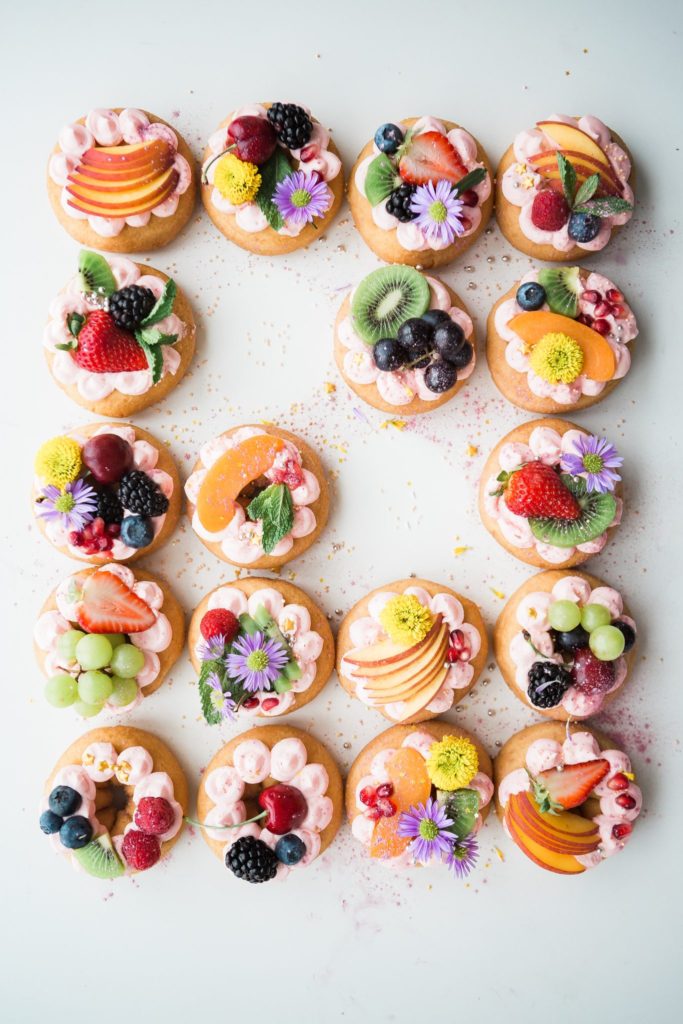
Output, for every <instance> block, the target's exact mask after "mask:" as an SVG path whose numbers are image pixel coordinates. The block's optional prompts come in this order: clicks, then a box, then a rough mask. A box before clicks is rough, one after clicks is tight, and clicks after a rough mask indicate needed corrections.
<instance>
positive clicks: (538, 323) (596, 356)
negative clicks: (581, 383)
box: [508, 309, 617, 381]
mask: <svg viewBox="0 0 683 1024" xmlns="http://www.w3.org/2000/svg"><path fill="white" fill-rule="evenodd" d="M508 327H509V328H510V329H511V330H513V331H514V332H515V334H518V335H519V336H520V338H521V339H522V340H523V341H524V342H526V344H527V345H528V346H529V347H530V348H533V346H534V345H535V344H536V342H538V341H540V340H541V338H544V337H545V335H546V334H552V333H555V332H556V333H558V334H566V335H568V336H569V337H570V338H573V339H574V341H576V342H577V343H578V344H579V345H580V346H581V349H582V351H583V369H582V371H581V372H582V373H584V374H585V375H586V376H587V377H590V379H591V380H598V381H608V380H612V378H613V376H614V371H615V370H616V367H617V360H616V357H615V355H614V352H613V351H612V349H611V348H610V346H609V344H608V343H607V342H606V341H605V339H604V338H603V336H602V335H601V334H598V332H597V331H594V330H593V328H592V327H588V326H587V325H586V324H582V323H579V321H578V320H572V318H571V317H568V316H562V314H561V313H548V312H546V311H545V310H542V309H538V310H535V311H534V312H533V313H518V314H517V316H513V318H512V320H510V322H509V323H508Z"/></svg>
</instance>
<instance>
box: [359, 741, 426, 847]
mask: <svg viewBox="0 0 683 1024" xmlns="http://www.w3.org/2000/svg"><path fill="white" fill-rule="evenodd" d="M386 767H387V775H388V776H389V779H390V780H391V783H392V785H393V787H394V792H393V795H392V797H391V799H392V800H393V802H394V803H395V804H396V814H394V815H392V816H391V817H390V818H380V819H379V821H377V822H376V823H375V827H374V829H373V832H372V839H371V841H370V856H371V857H380V858H385V857H399V856H400V855H401V854H402V853H403V851H404V850H405V849H406V848H407V847H408V846H409V844H410V843H411V842H412V839H410V837H404V836H399V834H398V822H399V818H400V816H401V811H407V810H409V808H410V807H414V806H415V805H416V804H423V803H425V802H426V801H427V800H428V799H429V796H430V794H431V791H432V784H431V781H430V779H429V776H428V775H427V769H426V767H425V760H424V758H423V756H422V754H420V753H418V751H417V750H415V749H413V747H401V748H400V749H399V750H397V751H396V753H395V754H393V755H392V756H391V757H390V758H389V759H388V761H387V766H386Z"/></svg>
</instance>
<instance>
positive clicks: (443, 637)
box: [363, 625, 448, 694]
mask: <svg viewBox="0 0 683 1024" xmlns="http://www.w3.org/2000/svg"><path fill="white" fill-rule="evenodd" d="M447 649H448V626H446V625H443V626H442V627H441V630H440V632H439V636H438V637H437V638H435V641H434V643H433V644H430V645H429V647H426V648H425V649H424V651H422V652H420V656H419V657H418V658H414V659H412V660H411V661H410V662H408V663H407V664H404V663H401V664H400V665H396V666H392V667H391V669H390V670H389V671H386V672H383V673H381V674H379V673H374V674H373V675H366V676H364V679H365V680H367V682H364V684H363V689H365V690H367V691H368V692H369V693H375V692H377V693H379V694H381V693H383V692H384V691H385V690H393V688H394V687H395V686H397V685H399V686H400V685H403V688H404V689H406V687H407V685H410V686H412V685H413V683H415V682H417V680H418V679H421V678H422V676H423V675H424V674H425V673H426V672H427V671H428V670H430V669H433V668H435V667H436V666H437V665H439V663H440V664H441V666H443V663H444V661H445V657H446V650H447Z"/></svg>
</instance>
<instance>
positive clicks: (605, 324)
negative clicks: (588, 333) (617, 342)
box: [592, 319, 610, 334]
mask: <svg viewBox="0 0 683 1024" xmlns="http://www.w3.org/2000/svg"><path fill="white" fill-rule="evenodd" d="M592 327H593V330H594V331H597V332H598V334H609V332H610V325H609V320H604V319H599V320H594V321H593V324H592Z"/></svg>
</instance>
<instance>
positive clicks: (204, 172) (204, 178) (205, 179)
mask: <svg viewBox="0 0 683 1024" xmlns="http://www.w3.org/2000/svg"><path fill="white" fill-rule="evenodd" d="M236 146H237V143H236V142H234V143H233V144H232V146H228V148H227V149H224V150H223V152H222V153H217V154H216V156H214V157H212V158H211V160H209V162H208V164H207V165H206V167H204V168H202V185H208V183H209V179H208V177H207V171H208V170H209V167H211V165H212V164H215V163H216V160H220V158H221V157H222V156H225V154H226V153H232V151H233V149H235V147H236Z"/></svg>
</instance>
